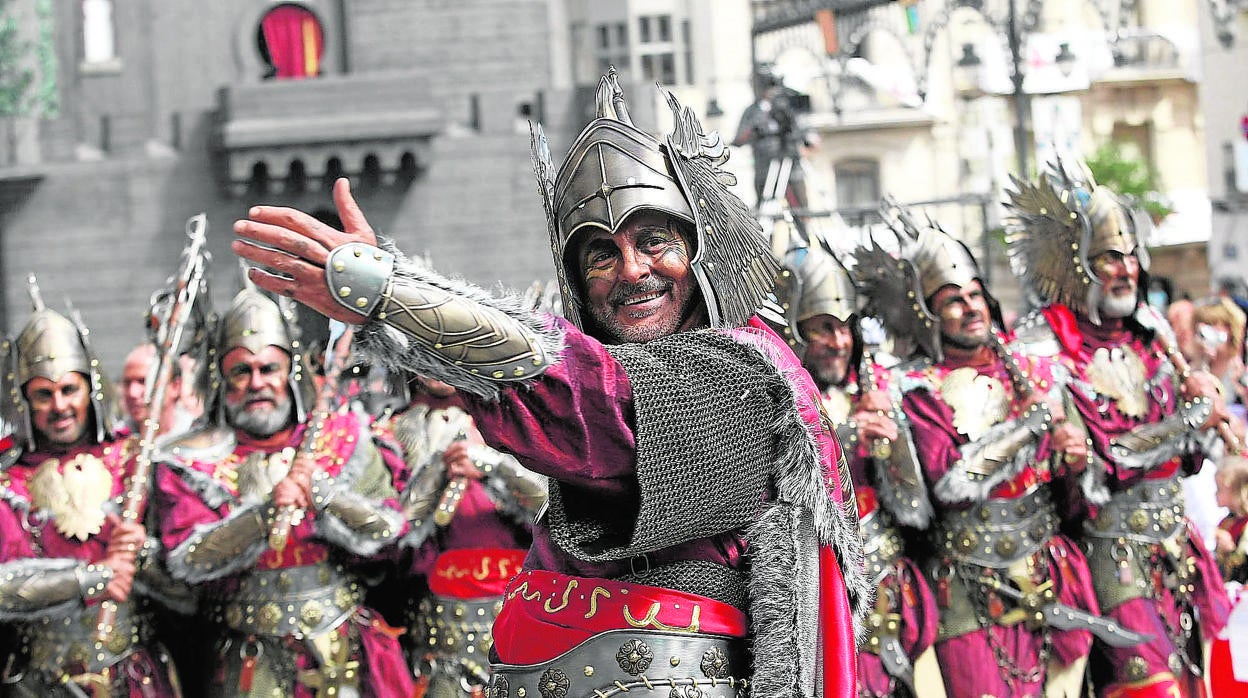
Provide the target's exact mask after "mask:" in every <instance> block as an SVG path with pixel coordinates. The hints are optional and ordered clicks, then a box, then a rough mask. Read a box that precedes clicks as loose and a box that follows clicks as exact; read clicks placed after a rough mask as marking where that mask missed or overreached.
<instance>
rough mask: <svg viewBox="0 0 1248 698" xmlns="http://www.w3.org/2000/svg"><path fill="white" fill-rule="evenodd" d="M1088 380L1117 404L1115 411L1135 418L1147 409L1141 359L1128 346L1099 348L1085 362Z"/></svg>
mask: <svg viewBox="0 0 1248 698" xmlns="http://www.w3.org/2000/svg"><path fill="white" fill-rule="evenodd" d="M1087 375H1088V382H1089V383H1091V384H1092V387H1093V389H1095V390H1096V392H1098V393H1100V394H1101V395H1105V396H1106V397H1109V398H1112V399H1113V400H1114V401H1115V402H1117V403H1118V411H1119V412H1121V413H1123V414H1124V415H1126V416H1127V417H1132V418H1135V419H1139V418H1140V417H1143V416H1144V413H1145V412H1146V411H1147V410H1148V401H1147V398H1148V393H1147V392H1146V391H1145V387H1144V383H1145V375H1144V360H1143V359H1141V358H1140V357H1139V355H1138V354H1136V353H1135V351H1134V350H1132V349H1131V347H1129V346H1128V347H1114V348H1113V349H1106V348H1104V347H1101V348H1100V349H1097V350H1096V352H1095V353H1094V354H1093V355H1092V362H1091V363H1089V364H1088V374H1087Z"/></svg>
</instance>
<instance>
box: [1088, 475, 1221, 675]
mask: <svg viewBox="0 0 1248 698" xmlns="http://www.w3.org/2000/svg"><path fill="white" fill-rule="evenodd" d="M1084 538H1085V540H1086V541H1087V549H1088V562H1089V563H1090V564H1091V567H1092V581H1093V584H1094V585H1095V587H1096V594H1097V598H1098V599H1099V600H1100V603H1101V607H1102V609H1103V610H1104V611H1105V613H1106V615H1107V616H1109V617H1111V618H1113V619H1114V620H1115V621H1117V622H1118V623H1119V624H1121V625H1123V626H1124V627H1127V628H1130V629H1133V630H1136V631H1139V632H1143V633H1147V634H1149V635H1150V636H1151V637H1152V639H1151V640H1149V641H1148V642H1146V643H1142V644H1140V645H1137V646H1134V647H1123V648H1116V647H1109V646H1101V645H1099V644H1098V646H1097V652H1098V654H1099V655H1101V659H1102V660H1103V661H1097V662H1094V663H1093V664H1092V670H1093V680H1094V681H1095V683H1096V684H1097V685H1098V686H1099V687H1102V688H1108V689H1109V690H1113V688H1115V687H1117V688H1122V687H1128V688H1129V687H1132V686H1134V687H1137V688H1140V687H1144V686H1147V685H1150V684H1158V685H1162V684H1165V685H1169V684H1173V683H1178V684H1179V686H1181V687H1182V689H1183V690H1185V691H1195V690H1198V687H1199V686H1200V684H1202V683H1203V679H1202V678H1201V677H1202V676H1203V675H1204V666H1203V652H1202V649H1201V642H1202V634H1203V636H1204V638H1212V637H1213V636H1214V635H1216V634H1217V632H1218V630H1220V629H1221V626H1222V623H1223V622H1224V619H1225V618H1226V615H1227V612H1228V606H1229V601H1228V600H1227V598H1226V593H1225V591H1224V589H1223V588H1222V580H1221V576H1220V574H1219V573H1218V571H1217V565H1216V563H1215V562H1214V560H1213V557H1212V555H1210V553H1209V552H1208V549H1207V548H1206V547H1205V545H1204V543H1203V542H1202V541H1201V538H1200V534H1198V533H1197V532H1196V530H1195V529H1194V528H1193V527H1192V526H1191V525H1190V524H1189V523H1188V521H1187V518H1186V514H1185V511H1184V506H1183V493H1182V486H1181V485H1180V484H1179V481H1178V476H1177V475H1172V476H1170V477H1165V478H1158V479H1145V480H1143V481H1140V482H1137V483H1136V484H1134V485H1132V486H1130V487H1127V488H1126V489H1124V490H1121V491H1119V492H1116V493H1114V495H1113V497H1112V498H1111V499H1110V501H1109V502H1108V503H1107V504H1105V505H1104V506H1102V507H1100V509H1099V510H1098V511H1097V512H1096V514H1095V516H1093V517H1092V518H1091V519H1089V520H1087V521H1085V522H1084ZM1191 695H1199V694H1198V693H1192V694H1191Z"/></svg>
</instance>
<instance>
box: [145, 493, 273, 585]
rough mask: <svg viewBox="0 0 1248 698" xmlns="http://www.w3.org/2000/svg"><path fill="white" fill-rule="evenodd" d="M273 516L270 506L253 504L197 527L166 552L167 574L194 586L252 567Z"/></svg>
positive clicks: (267, 537) (265, 539)
mask: <svg viewBox="0 0 1248 698" xmlns="http://www.w3.org/2000/svg"><path fill="white" fill-rule="evenodd" d="M272 515H273V506H272V505H271V504H270V503H268V502H252V503H249V504H245V505H243V506H241V507H238V508H237V509H234V510H233V511H231V512H230V514H229V516H226V517H225V518H223V519H221V520H220V521H214V522H213V523H211V524H206V525H201V526H196V527H195V530H194V532H193V533H191V536H190V537H189V538H187V539H186V540H184V541H182V543H181V544H180V545H179V546H178V547H176V548H174V549H173V550H171V551H169V556H168V558H167V559H166V564H167V565H168V567H169V573H170V574H172V575H173V576H174V578H176V579H182V580H185V581H187V582H190V583H192V584H197V583H199V582H204V581H208V580H210V579H218V578H221V577H225V576H227V575H231V574H234V573H235V572H238V571H241V570H244V569H247V568H249V567H251V566H252V565H253V564H255V562H256V559H257V558H259V557H260V554H261V553H263V552H264V551H265V549H266V548H267V547H268V544H269V524H268V519H271V518H272Z"/></svg>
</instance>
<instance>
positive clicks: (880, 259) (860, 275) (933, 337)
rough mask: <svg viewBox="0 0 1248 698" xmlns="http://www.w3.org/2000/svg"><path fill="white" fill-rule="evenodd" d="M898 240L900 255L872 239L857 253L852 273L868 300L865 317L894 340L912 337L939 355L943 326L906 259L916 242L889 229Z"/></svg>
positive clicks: (926, 349) (869, 238) (913, 269)
mask: <svg viewBox="0 0 1248 698" xmlns="http://www.w3.org/2000/svg"><path fill="white" fill-rule="evenodd" d="M889 232H891V233H892V234H893V235H894V236H895V238H896V240H897V246H898V249H899V255H894V254H892V253H891V252H889V251H888V250H887V249H885V248H884V246H882V245H881V244H880V241H879V240H877V239H876V237H875V235H871V236H869V237H868V238H867V239H866V241H864V242H862V243H860V244H859V246H858V249H857V250H855V251H854V260H855V262H856V263H855V264H854V266H853V268H852V269H851V270H850V275H851V276H852V277H853V279H854V285H855V286H857V288H858V291H859V293H861V294H862V295H863V296H865V298H866V302H865V304H864V306H863V314H864V315H869V316H872V317H875V318H877V319H878V320H879V321H880V323H881V324H883V325H884V329H885V330H887V331H888V333H889V334H891V335H892V336H894V337H910V338H913V339H914V341H915V342H917V343H918V345H919V346H920V347H921V348H922V349H923V350H924V351H926V352H927V353H928V355H929V356H932V357H935V358H937V360H939V356H940V342H939V341H938V337H937V333H938V332H939V331H940V326H939V325H938V324H937V323H936V319H935V318H934V317H932V316H931V315H930V314H929V313H928V312H927V308H926V306H925V305H924V303H923V299H922V298H920V297H919V293H918V289H919V287H920V286H919V273H918V270H917V269H915V267H914V264H913V263H911V262H910V260H909V259H907V258H906V249H907V247H908V246H911V245H913V244H914V243H913V240H910V239H908V236H907V235H905V234H899V233H898V232H897V231H896V230H895V229H893V228H892V227H891V226H890V227H889Z"/></svg>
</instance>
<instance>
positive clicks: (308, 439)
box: [269, 320, 354, 553]
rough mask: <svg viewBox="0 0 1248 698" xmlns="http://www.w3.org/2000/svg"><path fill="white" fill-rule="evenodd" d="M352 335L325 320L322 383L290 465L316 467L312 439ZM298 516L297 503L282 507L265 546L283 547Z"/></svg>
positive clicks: (331, 399)
mask: <svg viewBox="0 0 1248 698" xmlns="http://www.w3.org/2000/svg"><path fill="white" fill-rule="evenodd" d="M353 335H354V330H352V329H351V328H350V327H348V326H347V325H346V324H345V323H343V322H340V321H338V320H330V321H329V346H328V347H326V350H325V384H324V385H322V386H321V389H320V390H319V391H318V392H317V394H316V408H315V409H314V410H313V411H312V414H311V415H310V416H309V417H308V429H307V431H305V432H304V433H303V441H302V442H301V443H300V444H299V451H298V452H297V453H296V454H295V458H294V461H293V462H292V464H291V468H292V469H293V468H294V463H297V462H299V461H300V460H301V459H304V458H307V459H311V462H312V463H313V469H315V467H316V466H315V463H316V441H317V439H318V438H319V437H320V435H321V431H322V430H324V428H325V422H326V421H327V420H328V419H329V415H330V413H332V412H333V411H334V409H335V407H336V405H335V402H336V400H335V398H336V397H337V395H338V380H339V378H340V377H341V376H342V370H343V367H344V366H345V365H346V363H347V356H348V355H350V353H351V338H352V336H353ZM302 520H303V510H302V509H300V508H299V507H295V506H287V507H282V509H281V510H280V511H278V512H277V515H276V516H275V517H274V518H273V527H272V528H270V529H269V547H270V548H273V549H274V550H276V551H277V552H279V553H280V552H281V551H283V550H285V549H286V543H287V541H289V540H290V529H291V528H293V527H294V526H296V525H298V523H299V522H300V521H302Z"/></svg>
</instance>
